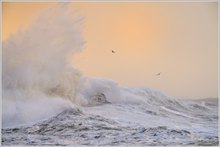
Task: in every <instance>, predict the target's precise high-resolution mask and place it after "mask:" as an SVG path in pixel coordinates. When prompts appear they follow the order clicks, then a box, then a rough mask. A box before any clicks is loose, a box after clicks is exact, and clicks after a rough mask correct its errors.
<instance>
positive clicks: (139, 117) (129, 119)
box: [2, 4, 219, 145]
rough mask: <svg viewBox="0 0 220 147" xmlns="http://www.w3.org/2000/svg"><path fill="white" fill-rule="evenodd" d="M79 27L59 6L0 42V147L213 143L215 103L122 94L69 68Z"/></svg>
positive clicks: (78, 46) (79, 40) (143, 92)
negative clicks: (0, 103)
mask: <svg viewBox="0 0 220 147" xmlns="http://www.w3.org/2000/svg"><path fill="white" fill-rule="evenodd" d="M73 14H74V15H73ZM82 23H83V17H81V16H78V15H77V13H73V12H71V10H69V9H68V5H59V4H58V5H57V6H55V7H49V8H48V9H46V10H44V11H42V13H40V14H39V15H38V16H37V17H36V18H35V20H34V21H33V23H32V24H31V25H30V27H29V28H28V29H25V30H24V29H21V30H19V31H18V32H17V34H16V35H14V36H10V38H9V39H8V40H7V41H4V42H3V64H2V65H3V109H2V111H3V113H2V126H3V128H2V145H218V144H219V137H218V99H201V100H180V99H176V98H172V97H169V96H166V95H165V94H163V93H162V92H161V91H159V90H156V89H150V88H147V87H145V88H136V87H125V86H121V85H120V84H119V83H117V82H116V81H113V80H110V79H104V78H101V77H88V76H86V75H83V74H82V73H81V72H80V70H79V69H76V68H75V67H74V65H72V64H70V62H69V61H70V58H72V57H73V56H75V55H76V54H77V52H80V51H81V50H83V49H84V45H85V43H86V41H85V39H84V38H83V35H82V29H83V28H82Z"/></svg>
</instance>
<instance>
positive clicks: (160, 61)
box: [2, 2, 218, 99]
mask: <svg viewBox="0 0 220 147" xmlns="http://www.w3.org/2000/svg"><path fill="white" fill-rule="evenodd" d="M51 5H56V3H51V2H50V3H48V2H47V3H46V2H44V3H40V2H3V5H2V9H3V14H2V15H3V16H2V25H3V26H2V30H3V32H2V35H3V36H2V38H3V41H5V40H7V39H8V37H9V36H10V34H16V33H17V31H18V30H19V28H21V27H23V28H24V29H26V28H28V27H29V25H30V24H31V22H32V20H33V19H34V17H36V15H37V14H38V13H39V12H41V11H43V9H45V8H47V7H48V6H51ZM69 8H70V9H74V10H76V13H77V14H78V15H82V16H84V17H85V18H84V24H83V34H84V37H85V40H86V45H85V49H84V50H83V51H82V52H81V53H79V54H76V55H74V58H73V59H72V63H73V64H74V65H75V66H76V67H77V68H79V69H80V71H82V73H83V74H84V75H86V76H94V77H103V78H108V79H112V80H114V81H117V82H118V83H119V84H121V85H124V86H133V87H150V88H155V89H159V90H161V91H163V92H164V93H165V94H166V95H168V96H174V97H176V98H193V99H196V98H206V97H217V96H218V3H217V2H209V3H208V2H205V3H202V2H191V3H189V2H184V3H183V2H182V3H181V2H178V3H174V2H172V3H171V2H163V3H162V2H161V3H158V2H157V3H152V2H151V3H150V2H139V3H134V2H132V3H131V2H130V3H125V2H124V3H122V2H121V3H115V2H112V3H107V2H105V3H103V2H89V3H88V2H83V3H70V5H69ZM3 50H4V48H3ZM111 50H115V52H116V53H115V54H112V53H111ZM159 72H161V75H160V76H155V74H157V73H159Z"/></svg>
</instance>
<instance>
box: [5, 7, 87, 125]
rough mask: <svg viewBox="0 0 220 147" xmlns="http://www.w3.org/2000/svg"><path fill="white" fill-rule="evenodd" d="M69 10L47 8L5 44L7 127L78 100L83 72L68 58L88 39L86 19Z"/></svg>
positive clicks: (36, 117)
mask: <svg viewBox="0 0 220 147" xmlns="http://www.w3.org/2000/svg"><path fill="white" fill-rule="evenodd" d="M71 14H72V13H71V11H70V10H69V9H68V5H60V4H58V5H57V6H54V7H49V8H48V9H46V10H44V11H43V12H42V13H40V14H39V15H38V17H36V19H35V21H33V23H32V24H31V25H30V26H29V28H28V29H26V30H19V31H18V32H17V34H16V35H14V36H11V37H10V38H8V40H6V41H4V42H3V127H5V126H7V125H9V124H10V125H12V124H20V123H26V122H31V121H36V120H39V119H42V118H46V117H48V116H49V115H53V114H57V113H58V112H60V111H61V110H62V109H64V108H67V107H70V105H72V104H71V103H69V102H67V100H70V101H73V102H74V101H75V98H76V97H77V90H78V87H79V86H80V84H79V83H80V78H81V73H80V72H79V70H77V69H75V68H74V67H72V65H71V64H69V58H71V57H72V55H73V54H74V53H76V52H79V51H81V50H82V49H83V45H84V43H85V41H84V39H83V37H82V33H81V29H82V28H81V27H82V26H81V25H82V17H81V16H77V17H76V16H74V17H72V15H71ZM65 99H67V100H65ZM71 107H72V106H71Z"/></svg>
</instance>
